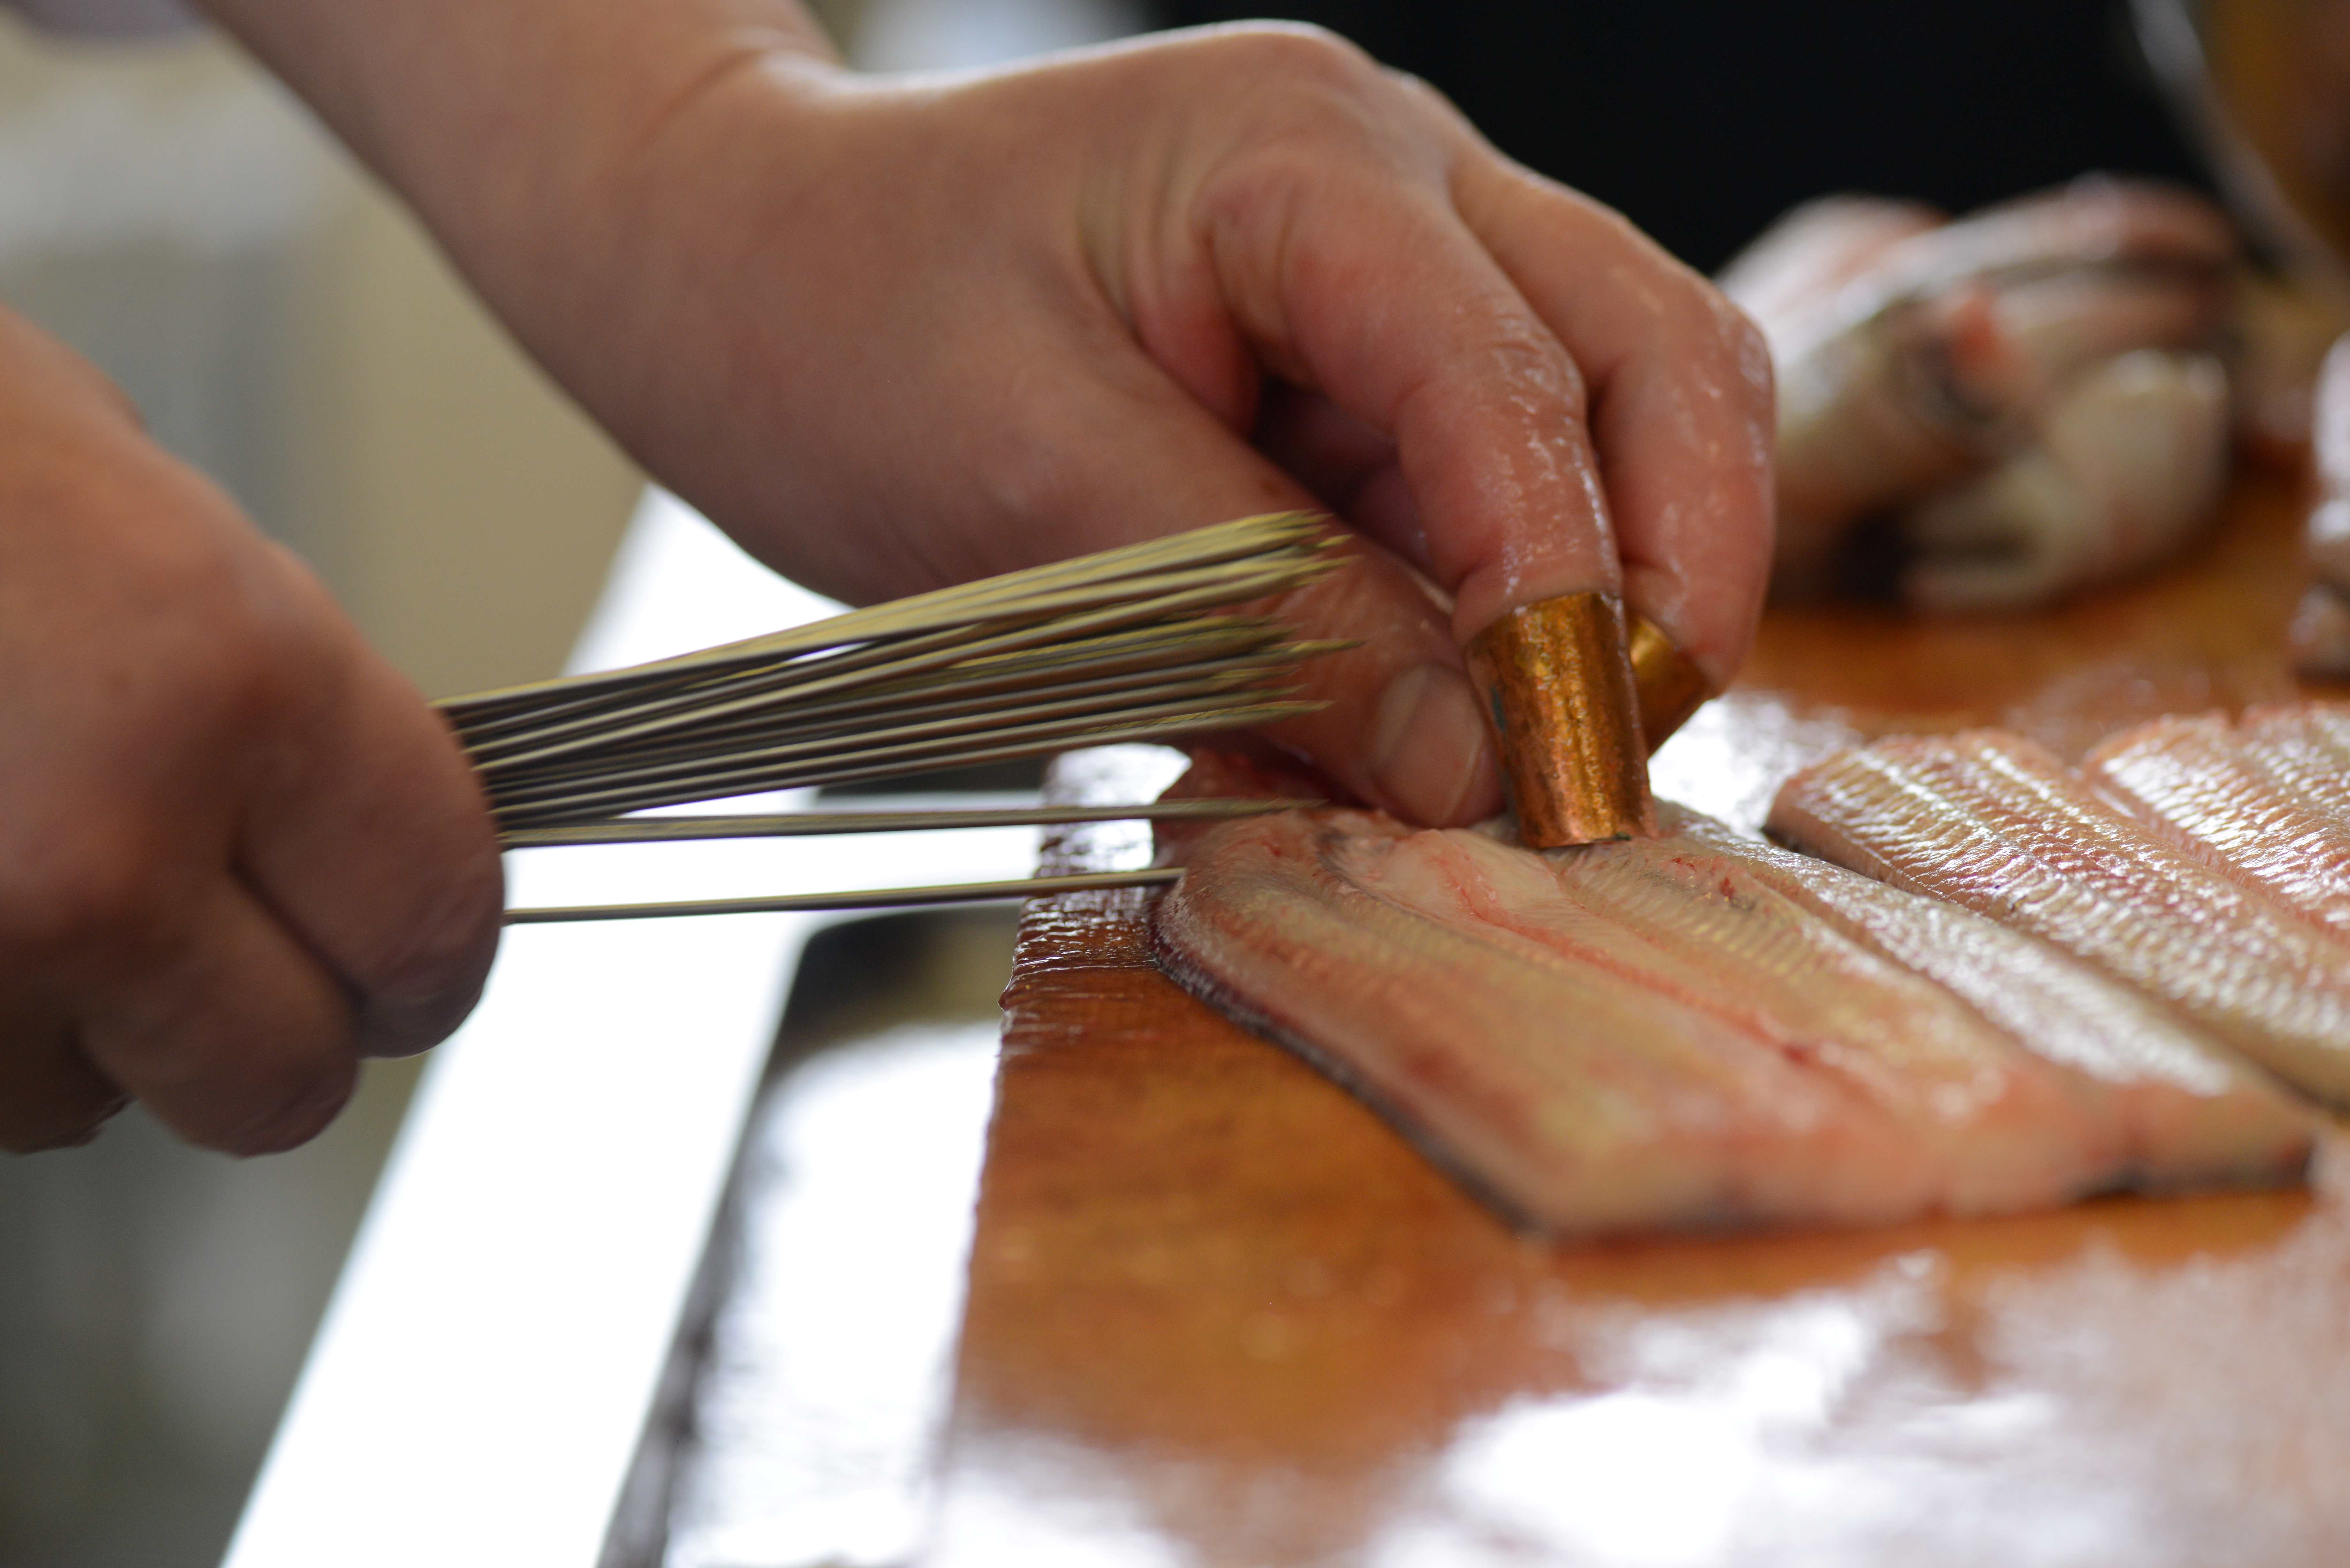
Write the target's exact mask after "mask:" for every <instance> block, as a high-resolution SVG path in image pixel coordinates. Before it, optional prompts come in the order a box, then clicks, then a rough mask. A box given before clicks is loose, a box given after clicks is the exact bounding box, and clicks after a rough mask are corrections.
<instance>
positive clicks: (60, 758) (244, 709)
mask: <svg viewBox="0 0 2350 1568" xmlns="http://www.w3.org/2000/svg"><path fill="white" fill-rule="evenodd" d="M503 896H504V894H503V885H502V880H501V877H500V872H499V866H498V859H497V848H496V843H495V839H494V836H493V833H492V830H491V827H490V823H489V818H488V815H487V812H486V809H485V807H484V803H483V800H482V796H481V794H480V791H479V789H478V787H477V785H476V784H475V783H474V782H473V774H472V773H471V771H470V770H469V769H468V768H467V766H466V764H465V763H464V760H463V756H462V754H461V753H459V752H458V750H457V748H456V745H455V744H454V742H452V739H451V737H450V735H449V733H448V732H447V730H446V729H445V728H444V727H443V726H442V724H441V722H440V721H439V720H438V719H437V718H436V717H435V716H434V715H433V713H432V711H431V710H430V709H429V708H427V707H426V706H425V705H424V703H423V702H422V701H421V700H420V699H419V698H418V697H417V696H416V694H415V693H414V692H413V691H411V690H409V689H408V687H407V686H406V685H405V684H404V683H403V682H402V681H401V680H400V677H399V676H398V675H397V674H396V673H395V672H394V671H393V670H391V669H390V667H389V666H387V665H385V664H384V663H383V662H382V661H381V660H380V659H378V658H377V657H376V656H375V655H374V654H373V653H371V652H370V651H369V649H367V647H366V646H365V645H364V644H363V643H362V642H361V641H360V640H359V635H358V633H357V632H356V631H355V630H354V629H353V628H351V627H350V626H349V624H348V622H346V621H345V620H344V618H343V617H342V615H341V614H340V612H339V611H338V610H337V608H336V607H335V606H334V605H333V603H332V602H331V601H330V600H329V599H328V597H327V595H326V593H325V591H324V590H323V589H322V588H320V587H318V585H317V582H316V581H315V580H313V579H312V578H311V576H309V574H308V573H307V572H306V571H304V570H303V569H302V567H301V566H298V565H297V564H296V562H295V561H294V559H293V558H292V557H291V556H288V555H287V554H286V552H285V551H283V550H281V549H279V548H278V547H277V546H276V545H272V544H270V543H268V542H267V541H265V539H263V538H262V537H261V536H260V535H259V534H257V533H256V532H255V531H254V529H253V528H252V526H251V525H250V524H247V523H246V522H245V521H244V519H243V518H242V517H241V516H239V515H238V514H237V512H236V510H235V508H234V506H233V505H232V504H230V503H229V501H228V500H227V498H226V497H224V495H222V494H221V493H219V492H218V491H217V490H215V489H214V488H213V486H212V485H211V484H209V483H206V482H205V481H204V480H203V478H201V477H200V476H199V475H197V474H195V473H193V472H191V471H190V470H188V469H186V468H184V467H182V465H181V464H179V463H178V462H174V461H173V460H172V459H171V458H170V457H168V456H166V455H165V454H164V453H163V452H161V450H160V449H158V448H156V447H155V446H153V445H152V444H151V443H150V442H149V441H146V439H145V438H144V437H143V436H141V435H140V431H139V430H138V426H137V421H136V419H135V417H134V416H133V415H132V414H131V412H130V409H129V406H128V405H127V404H126V403H125V402H124V401H123V400H121V398H120V395H119V394H117V393H116V392H115V391H114V389H112V388H111V387H110V386H109V385H108V384H107V383H106V381H105V379H104V378H102V377H100V376H99V374H98V373H97V372H96V371H95V370H93V369H90V368H89V367H88V365H86V364H84V363H82V362H81V361H80V360H78V359H77V358H74V357H73V356H72V355H71V354H69V353H68V352H67V351H66V350H65V349H63V348H60V347H58V346H57V344H56V343H54V342H52V341H50V340H49V339H48V338H47V337H43V336H42V335H41V334H39V333H38V332H36V331H35V330H34V329H33V328H31V327H28V326H26V324H25V323H24V322H23V321H21V320H19V319H18V318H16V317H13V316H8V315H6V314H5V313H0V1148H8V1149H14V1150H28V1149H36V1148H44V1147H54V1146H57V1145H60V1144H68V1143H75V1142H79V1141H82V1140H83V1139H85V1138H87V1137H89V1136H91V1135H92V1134H94V1133H95V1131H96V1129H97V1127H98V1126H99V1123H101V1122H102V1121H103V1120H104V1119H105V1118H106V1117H107V1116H109V1115H110V1114H111V1113H112V1112H113V1111H114V1110H116V1109H118V1108H120V1106H121V1105H122V1104H124V1103H125V1102H126V1101H127V1100H128V1099H130V1098H132V1097H136V1098H139V1099H142V1100H144V1101H146V1102H147V1104H148V1106H149V1107H150V1108H151V1110H152V1111H153V1112H154V1114H155V1115H156V1116H158V1117H160V1118H161V1120H162V1121H164V1122H165V1123H166V1124H168V1125H169V1126H171V1127H172V1128H173V1129H174V1130H176V1131H178V1132H179V1133H180V1134H182V1136H184V1137H188V1138H190V1139H192V1140H193V1141H195V1142H197V1143H200V1144H203V1145H205V1146H207V1147H213V1148H219V1149H225V1150H228V1151H230V1152H233V1153H238V1154H257V1153H263V1152H265V1151H269V1150H274V1149H279V1148H285V1147H290V1146H292V1145H295V1144H297V1143H300V1142H302V1141H304V1140H305V1139H307V1138H308V1137H310V1136H311V1135H312V1134H314V1133H316V1132H317V1131H318V1129H319V1128H320V1127H324V1126H325V1125H326V1123H327V1122H328V1120H329V1119H330V1118H331V1117H332V1116H334V1114H335V1112H336V1110H337V1109H338V1108H339V1107H340V1106H341V1105H342V1103H343V1101H344V1099H345V1098H346V1096H348V1094H349V1092H350V1088H351V1085H352V1083H353V1080H354V1076H355V1073H356V1068H357V1059H358V1057H359V1056H360V1055H362V1054H379V1055H390V1054H400V1053H404V1052H411V1051H417V1050H421V1049H423V1048H424V1047H425V1046H427V1045H430V1044H432V1043H433V1042H434V1041H436V1040H438V1039H440V1038H441V1037H442V1035H444V1034H445V1033H448V1032H449V1030H450V1029H452V1028H453V1027H454V1026H455V1024H456V1023H457V1021H458V1020H459V1019H460V1018H461V1017H463V1015H464V1013H465V1012H466V1010H467V1009H468V1008H470V1007H471V1006H472V1004H473V998H474V997H475V995H476V994H478V992H479V991H480V989H481V985H482V981H483V977H484V974H485V972H486V971H487V969H488V965H489V961H490V956H491V953H492V952H493V950H494V948H495V945H496V940H497V930H498V920H499V909H500V906H501V904H502V902H503Z"/></svg>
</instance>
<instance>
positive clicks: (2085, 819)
mask: <svg viewBox="0 0 2350 1568" xmlns="http://www.w3.org/2000/svg"><path fill="white" fill-rule="evenodd" d="M1767 826H1768V827H1769V830H1770V831H1771V832H1772V833H1773V836H1777V837H1779V838H1780V839H1782V840H1783V841H1785V842H1787V843H1790V844H1793V845H1794V846H1795V847H1796V848H1798V849H1802V850H1804V851H1806V852H1808V853H1810V854H1813V855H1815V856H1818V857H1821V858H1823V859H1826V860H1832V861H1835V863H1837V864H1838V865H1842V866H1846V867H1851V868H1852V869H1854V870H1856V871H1860V872H1863V873H1865V874H1866V875H1868V876H1872V877H1877V879H1879V880H1880V881H1885V882H1889V883H1891V884H1892V885H1894V886H1895V887H1898V888H1905V889H1907V890H1908V891H1910V892H1918V893H1926V894H1929V895H1931V896H1933V897H1937V898H1947V899H1949V900H1950V902H1952V903H1955V904H1960V905H1962V906H1964V907H1966V908H1968V909H1974V910H1976V911H1977V912H1978V913H1981V914H1984V915H1988V916H1990V917H1991V919H1996V920H1998V921H2000V922H2001V923H2002V924H2004V925H2007V926H2010V927H2012V928H2013V929H2018V930H2021V931H2024V932H2026V933H2028V934H2030V935H2033V936H2035V937H2038V938H2040V939H2042V940H2045V941H2049V942H2052V943H2054V945H2055V946H2057V947H2059V948H2062V949H2064V950H2065V951H2067V952H2070V953H2072V954H2073V955H2074V956H2075V957H2076V958H2080V959H2083V960H2085V961H2087V962H2089V963H2090V964H2092V965H2094V966H2095V967H2097V968H2099V969H2101V970H2103V971H2106V973H2108V974H2110V975H2112V976H2114V977H2115V978H2116V979H2118V980H2121V981H2126V983H2128V984H2130V985H2132V986H2135V987H2137V989H2138V990H2139V991H2141V992H2145V993H2146V994H2147V995H2149V996H2151V997H2153V998H2155V999H2156V1000H2157V1001H2158V1002H2162V1003H2163V1004H2164V1005H2166V1006H2167V1007H2168V1008H2170V1009H2171V1010H2172V1011H2173V1012H2176V1013H2178V1014H2179V1015H2180V1016H2182V1017H2184V1018H2186V1019H2187V1020H2189V1021H2190V1022H2192V1023H2195V1024H2197V1025H2198V1026H2199V1027H2200V1028H2202V1029H2203V1030H2204V1031H2206V1032H2207V1033H2210V1034H2211V1035H2212V1036H2213V1037H2215V1038H2216V1039H2218V1040H2219V1041H2220V1043H2221V1044H2224V1045H2226V1046H2228V1047H2230V1049H2232V1050H2235V1051H2237V1052H2239V1053H2241V1054H2243V1055H2244V1056H2247V1057H2249V1058H2250V1059H2251V1060H2252V1061H2253V1062H2256V1063H2258V1064H2261V1065H2262V1066H2263V1067H2266V1068H2267V1069H2269V1070H2270V1071H2271V1072H2272V1073H2274V1074H2276V1075H2278V1076H2279V1077H2282V1078H2283V1079H2284V1080H2285V1081H2286V1082H2288V1083H2290V1084H2292V1085H2294V1086H2295V1087H2298V1088H2300V1089H2303V1090H2304V1091H2306V1092H2307V1093H2309V1094H2312V1095H2314V1096H2318V1097H2319V1098H2321V1099H2324V1100H2326V1101H2329V1102H2332V1103H2334V1104H2337V1105H2339V1104H2344V1103H2345V1102H2350V942H2345V940H2343V939H2342V938H2340V937H2337V936H2335V935H2334V934H2333V933H2332V932H2329V931H2327V930H2325V929H2324V928H2323V927H2321V926H2319V925H2318V924H2317V923H2316V922H2315V921H2314V920H2311V919H2306V918H2304V917H2303V916H2302V915H2300V914H2299V913H2297V912H2295V911H2294V910H2293V909H2291V908H2290V907H2289V906H2287V905H2286V904H2285V903H2284V902H2283V901H2282V899H2280V898H2276V897H2275V896H2274V895H2273V894H2272V893H2269V892H2267V891H2266V890H2264V889H2262V888H2257V887H2253V886H2251V885H2249V884H2248V883H2246V882H2244V881H2242V880H2241V879H2239V878H2237V877H2230V876H2228V875H2226V874H2223V873H2221V872H2220V871H2216V870H2214V869H2213V868H2212V867H2210V866H2209V865H2206V864H2205V863H2204V862H2203V861H2201V860H2199V859H2197V858H2196V857H2193V856H2190V855H2188V854H2186V853H2184V852H2183V851H2181V850H2178V849H2177V848H2174V847H2173V846H2171V845H2169V844H2168V843H2166V842H2165V841H2164V840H2163V839H2162V838H2161V837H2159V836H2157V835H2156V834H2155V832H2154V831H2153V830H2152V829H2150V828H2148V827H2147V826H2146V825H2145V824H2143V823H2140V822H2138V821H2137V820H2136V819H2135V818H2134V817H2131V816H2130V815H2127V814H2126V813H2124V812H2123V811H2122V810H2121V809H2120V808H2118V807H2117V806H2115V805H2111V804H2109V803H2107V802H2106V801H2104V800H2101V799H2099V798H2098V797H2097V796H2096V795H2095V794H2094V793H2093V792H2092V791H2091V790H2090V789H2089V787H2088V786H2087V784H2085V782H2084V781H2083V780H2082V779H2080V778H2079V777H2078V776H2077V775H2075V774H2072V773H2070V772H2068V771H2067V770H2066V769H2065V768H2064V766H2063V765H2062V764H2061V763H2058V762H2057V761H2056V759H2055V758H2054V757H2053V756H2051V755H2049V754H2048V753H2046V752H2045V751H2043V750H2042V749H2041V748H2040V747H2038V746H2036V745H2034V744H2033V743H2032V742H2028V741H2024V740H2022V739H2020V738H2018V737H2016V736H2013V735H2007V734H2002V733H2000V732H1996V731H1973V732H1966V733H1962V734H1958V735H1948V736H1911V737H1906V738H1902V739H1898V740H1891V741H1881V742H1877V743H1876V744H1874V745H1869V746H1863V747H1860V748H1858V749H1856V750H1854V751H1851V752H1846V753H1841V754H1840V755H1838V756H1835V757H1831V758H1829V759H1828V760H1827V761H1825V762H1823V763H1816V764H1814V766H1812V767H1810V768H1807V769H1805V770H1804V771H1803V772H1801V773H1799V774H1795V775H1794V777H1793V778H1791V779H1789V780H1788V781H1787V783H1786V784H1783V785H1782V786H1781V788H1780V791H1779V794H1778V797H1777V799H1776V800H1775V801H1774V802H1773V805H1772V809H1771V815H1770V817H1769V821H1768V825H1767Z"/></svg>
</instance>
